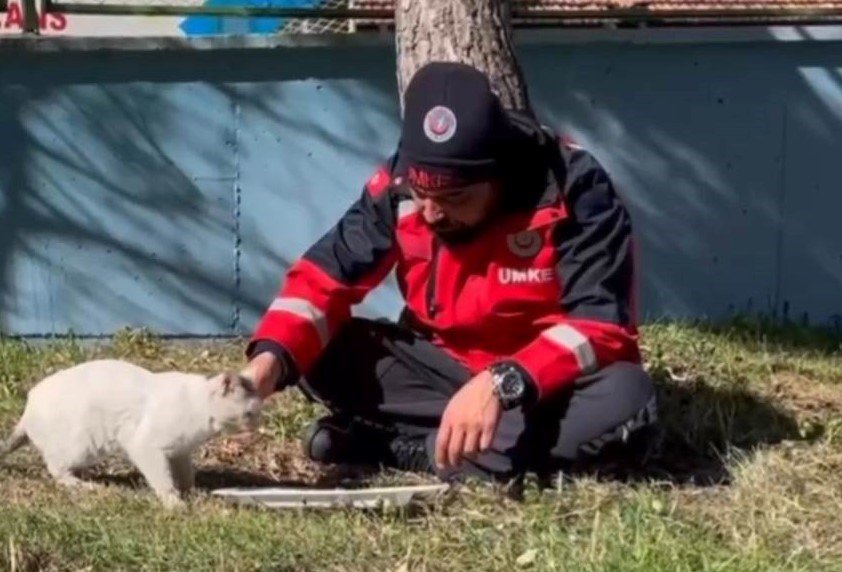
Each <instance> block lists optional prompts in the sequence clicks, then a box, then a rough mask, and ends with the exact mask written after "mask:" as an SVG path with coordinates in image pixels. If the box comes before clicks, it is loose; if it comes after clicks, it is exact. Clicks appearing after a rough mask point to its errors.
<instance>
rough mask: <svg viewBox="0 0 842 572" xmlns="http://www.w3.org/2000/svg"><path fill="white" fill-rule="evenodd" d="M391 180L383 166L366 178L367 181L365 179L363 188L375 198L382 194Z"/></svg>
mask: <svg viewBox="0 0 842 572" xmlns="http://www.w3.org/2000/svg"><path fill="white" fill-rule="evenodd" d="M391 182H392V178H391V177H390V176H389V173H388V171H386V169H385V168H384V167H380V168H379V169H377V171H375V173H374V174H373V175H372V176H371V177H370V178H369V179H368V181H366V183H365V188H366V189H367V190H368V194H370V195H371V196H372V197H373V198H375V199H376V198H377V197H379V196H380V195H382V194H383V191H385V190H386V189H387V188H388V187H389V184H390V183H391Z"/></svg>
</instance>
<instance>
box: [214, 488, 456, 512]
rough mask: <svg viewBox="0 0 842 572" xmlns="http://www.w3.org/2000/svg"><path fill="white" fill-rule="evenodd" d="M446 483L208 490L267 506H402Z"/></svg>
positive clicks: (437, 491)
mask: <svg viewBox="0 0 842 572" xmlns="http://www.w3.org/2000/svg"><path fill="white" fill-rule="evenodd" d="M448 488H450V486H449V485H447V484H443V483H442V484H431V485H411V486H400V487H379V488H371V489H340V488H335V489H308V488H287V487H233V488H225V489H216V490H214V491H212V493H211V494H213V495H215V496H218V497H222V498H224V499H227V500H230V501H233V502H236V503H240V504H250V505H260V506H263V507H266V508H273V509H285V508H334V507H351V508H376V507H378V506H381V505H383V504H385V505H389V506H393V507H402V506H406V505H408V504H410V503H411V502H412V501H413V500H415V499H416V498H422V497H423V498H426V497H435V496H436V495H440V494H442V493H444V492H445V491H446V490H447V489H448Z"/></svg>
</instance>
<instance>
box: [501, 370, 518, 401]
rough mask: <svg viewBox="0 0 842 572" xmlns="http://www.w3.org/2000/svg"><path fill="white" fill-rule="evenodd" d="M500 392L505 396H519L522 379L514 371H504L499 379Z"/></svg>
mask: <svg viewBox="0 0 842 572" xmlns="http://www.w3.org/2000/svg"><path fill="white" fill-rule="evenodd" d="M500 393H502V394H503V395H505V396H507V397H519V396H520V394H521V393H523V379H522V378H521V377H520V376H519V375H518V374H517V373H515V372H512V371H510V372H506V373H504V374H503V376H502V379H501V380H500Z"/></svg>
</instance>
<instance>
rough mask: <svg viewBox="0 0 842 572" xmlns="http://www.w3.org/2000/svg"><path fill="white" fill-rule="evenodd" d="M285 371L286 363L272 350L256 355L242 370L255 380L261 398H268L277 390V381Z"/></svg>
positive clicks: (243, 373)
mask: <svg viewBox="0 0 842 572" xmlns="http://www.w3.org/2000/svg"><path fill="white" fill-rule="evenodd" d="M283 372H284V363H283V362H282V361H281V360H279V359H278V358H277V357H275V355H274V354H273V353H271V352H262V353H259V354H257V355H256V356H254V357H253V358H252V359H251V361H249V363H248V364H247V365H246V366H245V367H244V368H243V370H242V371H241V372H240V373H241V374H242V375H243V376H245V377H247V378H249V379H251V380H252V381H253V382H254V385H255V388H256V389H257V394H258V395H259V396H260V399H266V398H267V397H269V396H270V395H272V392H273V391H274V390H275V383H276V382H277V380H278V378H279V377H280V376H281V375H282V374H283Z"/></svg>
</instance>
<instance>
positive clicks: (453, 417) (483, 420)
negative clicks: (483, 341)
mask: <svg viewBox="0 0 842 572" xmlns="http://www.w3.org/2000/svg"><path fill="white" fill-rule="evenodd" d="M502 412H503V409H502V407H501V406H500V401H499V399H498V398H497V396H496V395H495V394H494V382H493V380H492V377H491V373H490V372H488V371H483V372H481V373H480V374H478V375H476V376H475V377H473V378H472V379H471V380H470V381H468V383H466V384H465V385H464V386H463V387H462V388H461V389H460V390H459V391H457V392H456V395H454V396H453V397H452V398H451V399H450V403H448V404H447V408H446V409H445V410H444V415H442V420H441V425H440V426H439V432H438V436H437V438H436V465H438V467H439V468H440V469H445V468H447V467H454V466H456V465H457V464H458V463H459V462H460V460H461V458H462V457H471V456H473V455H476V454H477V453H479V452H481V451H485V450H486V449H488V448H489V447H490V446H491V441H492V439H493V438H494V433H495V432H496V431H497V425H498V424H499V422H500V415H501V414H502Z"/></svg>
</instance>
